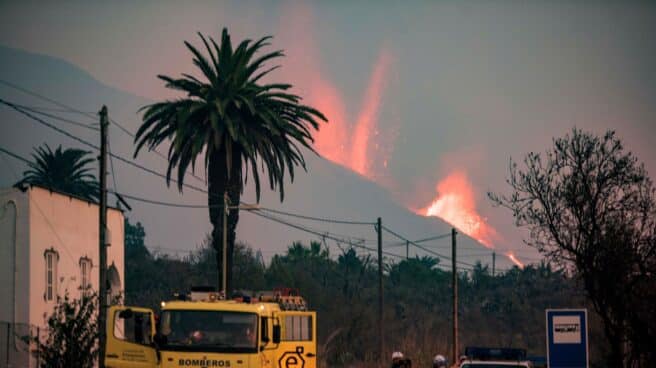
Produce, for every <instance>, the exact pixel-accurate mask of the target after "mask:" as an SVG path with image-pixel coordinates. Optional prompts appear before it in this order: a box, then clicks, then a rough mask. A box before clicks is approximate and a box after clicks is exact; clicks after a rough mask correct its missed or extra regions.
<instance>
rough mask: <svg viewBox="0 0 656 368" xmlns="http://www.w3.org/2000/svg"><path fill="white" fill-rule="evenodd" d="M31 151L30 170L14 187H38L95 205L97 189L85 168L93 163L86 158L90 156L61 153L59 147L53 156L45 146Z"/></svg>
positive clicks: (73, 151)
mask: <svg viewBox="0 0 656 368" xmlns="http://www.w3.org/2000/svg"><path fill="white" fill-rule="evenodd" d="M34 151H35V152H34V153H32V157H33V158H34V162H33V163H30V164H29V166H30V169H29V170H27V171H25V172H24V173H23V179H22V180H21V181H19V182H18V183H16V185H17V186H22V185H24V184H32V185H39V186H42V187H45V188H50V189H53V190H56V191H60V192H63V193H67V194H72V195H75V196H78V197H81V198H84V199H86V200H88V201H92V202H98V200H99V198H100V197H99V194H100V185H99V184H98V181H97V180H96V177H95V176H94V175H93V174H92V173H91V171H92V168H90V167H89V166H88V165H89V164H90V163H92V162H93V161H94V159H93V157H88V156H87V155H89V154H90V153H91V152H88V151H83V150H81V149H77V148H68V149H65V150H62V147H61V145H60V146H59V147H57V149H56V150H55V151H54V152H53V151H52V150H51V149H50V147H49V146H48V145H47V144H44V145H43V146H41V147H36V148H34Z"/></svg>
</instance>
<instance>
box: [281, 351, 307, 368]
mask: <svg viewBox="0 0 656 368" xmlns="http://www.w3.org/2000/svg"><path fill="white" fill-rule="evenodd" d="M304 351H305V349H303V347H302V346H297V347H296V350H295V351H286V352H284V353H283V354H282V355H281V356H280V359H279V360H278V367H280V368H304V367H305V359H304V358H303V352H304Z"/></svg>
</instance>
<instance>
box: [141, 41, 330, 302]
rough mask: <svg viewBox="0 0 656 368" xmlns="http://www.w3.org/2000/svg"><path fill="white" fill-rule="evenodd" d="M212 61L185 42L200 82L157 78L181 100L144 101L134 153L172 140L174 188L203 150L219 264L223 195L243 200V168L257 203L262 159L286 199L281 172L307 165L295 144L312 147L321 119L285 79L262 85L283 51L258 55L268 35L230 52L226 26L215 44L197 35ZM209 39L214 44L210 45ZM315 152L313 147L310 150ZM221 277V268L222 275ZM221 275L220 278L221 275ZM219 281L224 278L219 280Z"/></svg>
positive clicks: (232, 222)
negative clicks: (267, 65) (269, 64)
mask: <svg viewBox="0 0 656 368" xmlns="http://www.w3.org/2000/svg"><path fill="white" fill-rule="evenodd" d="M199 36H200V38H201V40H202V41H203V44H204V45H205V49H206V51H207V54H209V59H208V58H207V57H206V56H205V55H203V54H202V53H201V52H199V51H198V50H197V49H196V48H195V47H194V46H192V45H191V44H190V43H189V42H185V45H186V46H187V48H188V49H189V50H190V51H191V53H192V54H193V61H194V64H195V65H196V66H197V67H198V69H200V71H201V73H202V76H203V78H202V79H203V80H199V79H197V78H196V77H194V76H192V75H189V74H182V78H180V79H174V78H171V77H167V76H163V75H158V78H160V79H161V80H163V81H164V82H166V87H167V88H171V89H174V90H178V91H182V92H184V93H185V94H186V97H185V98H181V99H176V100H166V101H163V102H158V103H154V104H151V105H148V106H145V107H144V108H143V109H142V110H145V112H144V115H143V124H142V125H141V126H140V127H139V130H138V131H137V134H136V137H135V144H136V149H135V157H136V156H137V155H138V153H139V151H140V150H141V149H142V148H143V147H144V146H146V147H148V149H149V150H151V149H154V148H155V147H157V146H158V145H160V144H161V143H162V142H164V141H166V140H171V145H170V148H169V151H168V160H169V165H168V170H167V172H166V178H167V180H166V182H167V185H169V184H170V181H171V172H172V170H173V169H174V168H176V167H177V182H178V189H179V190H180V191H182V188H183V185H184V177H185V172H186V171H187V169H188V167H189V165H191V167H192V170H193V169H194V167H195V162H196V159H197V158H198V156H199V155H201V154H202V153H204V156H205V160H204V168H205V174H206V178H207V182H208V189H209V193H208V204H209V215H210V222H211V223H212V225H213V227H214V229H213V231H212V246H213V248H214V249H215V250H217V265H219V267H220V265H221V264H222V252H221V251H220V250H221V249H222V235H223V233H222V232H223V229H222V227H223V215H222V212H221V211H223V205H224V195H227V198H228V200H229V203H230V205H232V206H235V205H238V204H239V203H240V197H241V194H242V192H243V188H244V185H245V182H246V180H247V178H248V172H249V171H250V173H251V178H252V180H253V181H254V183H255V191H256V195H257V201H258V202H259V200H260V177H259V173H258V170H257V166H258V164H261V166H262V171H263V173H265V174H267V176H268V180H269V185H270V187H271V189H272V190H278V191H279V192H280V200H281V201H282V200H283V198H284V188H283V184H284V177H285V173H286V172H289V176H290V177H291V180H293V179H294V167H295V166H301V167H302V168H303V169H304V170H306V168H305V160H304V158H303V154H302V152H301V149H300V147H299V146H302V147H305V148H306V149H308V150H310V151H311V152H315V151H314V149H313V148H312V146H311V144H312V143H313V142H314V140H313V139H312V135H311V133H310V130H311V129H318V128H319V124H318V122H319V121H320V120H323V121H326V118H325V117H324V116H323V114H321V113H320V112H319V111H317V110H315V109H313V108H311V107H309V106H305V105H302V104H301V103H300V100H301V98H300V97H299V96H297V95H294V94H291V93H288V92H287V90H289V89H290V88H291V87H292V86H291V85H290V84H280V83H276V84H262V83H260V80H261V79H262V77H264V76H265V75H267V74H269V73H270V72H271V71H272V70H274V69H276V68H277V66H276V67H272V68H268V69H263V67H264V65H265V62H267V61H271V60H272V59H276V58H278V57H281V56H283V53H282V51H274V52H271V53H266V54H264V55H261V56H259V57H255V55H256V53H257V52H258V51H259V50H260V49H261V48H262V47H265V46H268V45H269V43H268V40H269V39H270V38H271V37H264V38H262V39H260V40H259V41H257V42H254V43H253V42H252V41H251V40H244V41H242V42H241V43H240V44H239V45H238V46H237V47H236V48H235V49H233V47H232V42H231V40H230V36H229V34H228V31H227V29H225V28H224V29H223V32H222V35H221V43H220V45H218V44H217V43H216V42H215V41H214V40H213V39H212V38H211V37H210V38H209V42H208V39H206V38H205V37H203V35H202V34H200V33H199ZM210 43H211V45H210ZM315 153H316V152H315ZM238 220H239V212H238V209H235V210H231V211H229V215H228V221H227V222H228V223H227V228H228V234H227V238H228V247H227V248H228V249H227V265H228V276H227V280H226V282H227V289H228V290H231V288H230V286H231V284H232V282H231V281H232V280H231V279H232V276H231V270H232V254H233V249H234V243H235V228H236V226H237V221H238ZM219 275H221V272H219ZM219 277H221V276H219ZM219 284H221V280H219Z"/></svg>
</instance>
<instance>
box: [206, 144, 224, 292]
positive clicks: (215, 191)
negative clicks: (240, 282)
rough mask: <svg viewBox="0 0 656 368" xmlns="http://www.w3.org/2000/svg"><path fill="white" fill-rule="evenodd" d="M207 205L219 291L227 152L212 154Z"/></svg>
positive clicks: (221, 278)
mask: <svg viewBox="0 0 656 368" xmlns="http://www.w3.org/2000/svg"><path fill="white" fill-rule="evenodd" d="M207 176H208V178H207V185H208V193H207V203H208V205H209V212H210V222H211V223H212V248H214V250H215V251H216V267H217V270H218V279H217V290H221V285H222V281H223V275H222V272H221V265H222V264H223V251H222V249H223V193H224V192H225V191H226V184H227V179H228V176H227V171H226V165H225V151H223V150H220V151H214V152H212V153H210V160H209V163H208V168H207Z"/></svg>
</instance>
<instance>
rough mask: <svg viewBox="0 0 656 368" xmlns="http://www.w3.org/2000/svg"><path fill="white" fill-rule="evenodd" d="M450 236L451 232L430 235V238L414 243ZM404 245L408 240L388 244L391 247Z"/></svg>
mask: <svg viewBox="0 0 656 368" xmlns="http://www.w3.org/2000/svg"><path fill="white" fill-rule="evenodd" d="M450 236H451V233H445V234H441V235H435V236H431V237H428V238H423V239H419V240H414V241H413V243H425V242H428V241H431V240H439V239H444V238H448V237H450ZM404 245H406V242H398V243H392V244H388V245H387V246H388V247H390V248H391V247H399V246H404Z"/></svg>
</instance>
